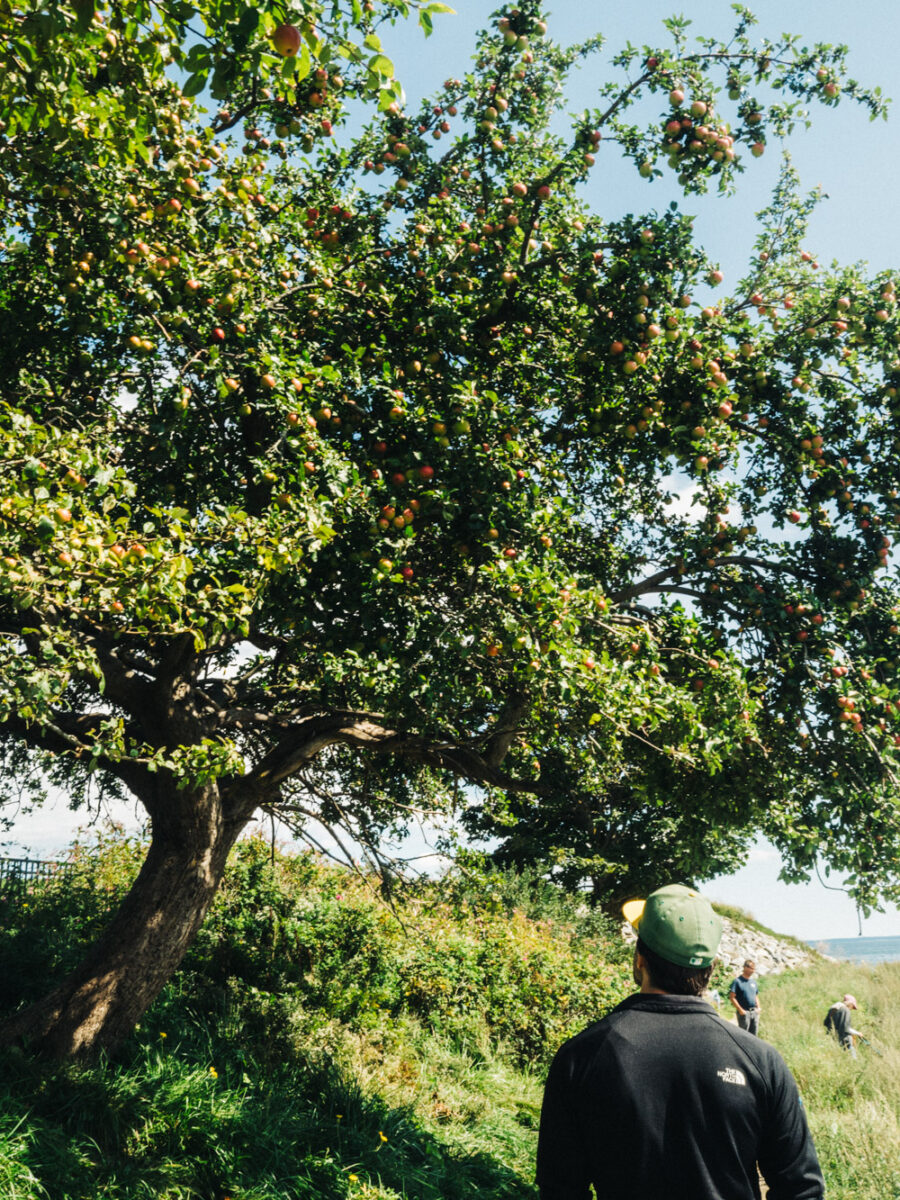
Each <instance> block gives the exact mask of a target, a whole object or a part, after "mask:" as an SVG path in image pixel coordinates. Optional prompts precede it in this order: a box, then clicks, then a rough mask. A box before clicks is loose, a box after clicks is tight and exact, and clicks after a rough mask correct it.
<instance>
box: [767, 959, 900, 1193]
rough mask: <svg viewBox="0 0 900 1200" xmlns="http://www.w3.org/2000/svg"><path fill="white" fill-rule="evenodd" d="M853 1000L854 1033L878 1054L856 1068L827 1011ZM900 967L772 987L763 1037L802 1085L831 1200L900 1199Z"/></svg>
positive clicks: (810, 973) (822, 975) (811, 973)
mask: <svg viewBox="0 0 900 1200" xmlns="http://www.w3.org/2000/svg"><path fill="white" fill-rule="evenodd" d="M845 992H851V993H852V994H853V995H854V996H855V997H856V999H857V1001H858V1002H859V1006H860V1007H859V1012H858V1013H855V1014H854V1021H853V1024H854V1028H857V1029H859V1030H860V1031H861V1032H862V1033H864V1034H865V1036H866V1038H867V1039H868V1040H869V1041H870V1042H871V1046H870V1047H869V1046H865V1045H861V1046H859V1047H858V1057H857V1058H856V1059H855V1060H854V1059H853V1058H851V1056H850V1055H849V1054H848V1053H847V1052H845V1051H843V1050H841V1049H840V1047H839V1046H838V1044H837V1042H836V1041H835V1040H834V1038H833V1037H832V1036H830V1035H828V1034H827V1033H826V1032H825V1029H824V1027H823V1024H822V1022H823V1020H824V1018H825V1014H826V1012H827V1011H828V1008H829V1006H830V1005H831V1004H833V1003H834V1002H835V1001H836V1000H840V998H841V996H842V995H843V993H845ZM898 993H900V963H890V964H885V965H883V966H878V967H862V966H852V965H849V964H839V965H836V964H833V963H821V964H819V965H817V966H815V967H811V968H810V969H808V970H806V971H802V972H797V973H795V974H792V975H791V976H789V977H782V978H780V979H778V980H777V981H772V982H770V983H768V984H765V985H764V987H763V991H762V993H761V998H762V1002H763V1003H764V1005H765V1008H764V1015H763V1032H764V1034H765V1036H766V1037H767V1038H768V1039H769V1040H770V1041H772V1042H774V1043H775V1045H776V1046H777V1047H778V1049H779V1050H780V1051H781V1052H782V1054H783V1055H784V1056H785V1058H786V1059H787V1060H788V1062H789V1064H790V1066H791V1069H792V1070H793V1072H794V1075H795V1077H796V1079H797V1082H798V1084H799V1086H800V1090H801V1093H802V1095H803V1099H804V1103H805V1105H806V1109H807V1114H808V1117H809V1124H810V1128H811V1130H812V1133H813V1138H814V1140H815V1143H816V1149H817V1151H818V1153H819V1158H820V1160H821V1162H822V1166H823V1169H824V1171H825V1177H826V1180H827V1182H828V1187H829V1191H828V1195H829V1198H830V1200H834V1198H835V1197H837V1198H839V1200H898V1198H900V1016H898V1012H897V996H898Z"/></svg>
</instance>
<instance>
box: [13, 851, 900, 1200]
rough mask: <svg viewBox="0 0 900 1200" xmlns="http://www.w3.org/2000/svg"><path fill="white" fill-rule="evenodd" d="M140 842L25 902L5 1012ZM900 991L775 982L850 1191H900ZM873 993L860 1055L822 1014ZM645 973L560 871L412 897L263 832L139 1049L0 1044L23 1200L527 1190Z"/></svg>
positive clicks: (55, 963)
mask: <svg viewBox="0 0 900 1200" xmlns="http://www.w3.org/2000/svg"><path fill="white" fill-rule="evenodd" d="M139 857H140V848H139V847H137V846H135V845H133V844H132V843H129V842H122V841H117V840H114V841H111V842H109V843H107V844H103V845H100V846H97V847H93V848H92V849H91V850H90V851H89V852H84V853H82V854H81V855H80V857H79V859H78V866H77V870H76V872H75V874H74V875H73V876H72V877H70V878H69V879H68V880H66V881H64V882H59V883H54V884H50V885H48V886H46V887H45V888H43V889H40V890H38V891H35V892H33V893H32V894H30V895H27V896H25V897H20V898H18V899H12V900H7V901H5V902H3V901H0V922H2V927H3V939H2V943H0V1011H9V1010H10V1009H12V1008H14V1007H16V1006H17V1005H18V1004H19V1003H21V1002H22V1001H23V1000H24V999H27V998H29V997H30V996H32V995H35V994H37V993H38V992H39V991H40V990H41V989H42V988H44V987H45V986H46V983H47V981H48V980H49V979H51V978H52V977H54V976H55V975H56V974H58V973H60V972H62V971H63V970H65V968H66V966H67V964H68V963H69V962H71V961H72V959H73V958H74V957H75V955H76V954H77V953H78V951H79V949H80V947H81V945H83V944H84V942H85V941H86V940H87V939H89V938H90V937H91V936H92V935H93V934H94V933H95V931H96V930H97V928H98V927H99V926H100V925H101V924H102V922H103V920H104V917H105V914H106V913H108V911H109V909H110V907H111V906H112V905H113V904H114V903H115V900H116V897H117V896H118V894H119V893H120V892H121V890H122V889H123V888H124V887H125V886H126V885H127V881H128V879H129V878H130V877H131V874H132V873H133V871H134V870H135V869H136V865H137V863H138V861H139ZM898 986H900V967H892V968H890V969H888V968H884V969H882V970H880V971H873V972H866V971H861V970H859V969H857V968H848V969H846V970H844V969H842V968H835V967H834V966H828V965H823V966H822V967H820V968H816V969H815V970H813V971H809V972H806V973H804V974H803V975H802V976H800V977H798V978H794V979H782V980H779V981H777V982H771V981H769V982H767V984H766V989H765V1004H766V1010H765V1023H766V1024H765V1032H766V1036H768V1037H769V1038H771V1040H773V1041H775V1042H776V1044H778V1045H779V1046H780V1048H781V1049H782V1050H783V1051H784V1052H785V1054H786V1056H787V1057H788V1060H789V1062H790V1063H791V1065H792V1067H793V1068H794V1070H795V1072H796V1073H797V1076H798V1079H799V1080H800V1083H801V1087H802V1089H803V1091H804V1094H805V1097H806V1102H807V1106H808V1108H809V1111H810V1116H811V1121H812V1124H813V1127H814V1130H815V1132H816V1137H817V1143H818V1145H819V1148H820V1151H821V1152H822V1157H823V1160H824V1162H825V1164H826V1169H827V1171H828V1174H829V1180H830V1185H831V1188H830V1191H829V1197H830V1198H831V1200H834V1197H838V1198H841V1197H844V1198H846V1200H851V1197H852V1200H886V1198H887V1197H900V1130H898V1114H900V1097H898V1091H900V1083H898V1082H897V1080H898V1075H900V1072H898V1066H900V1063H898V1059H897V1052H896V1051H895V1050H893V1049H891V1047H893V1046H897V1045H898V1044H900V1041H898V1036H897V1035H898V1029H897V1026H896V1018H895V1017H894V1016H893V1011H892V1007H891V1002H892V1000H893V997H894V996H895V994H896V992H897V988H898ZM848 988H849V989H850V990H853V991H854V992H855V993H856V994H857V996H858V997H859V999H860V1000H861V1002H862V1005H863V1007H862V1011H861V1013H860V1023H861V1025H862V1026H863V1027H864V1028H866V1029H868V1030H871V1033H872V1040H873V1042H875V1041H876V1038H877V1043H878V1045H879V1046H881V1047H883V1048H884V1049H885V1056H884V1057H883V1058H877V1057H875V1056H874V1055H868V1056H861V1057H860V1059H859V1060H858V1061H857V1062H855V1063H854V1062H852V1061H851V1060H850V1059H849V1056H847V1055H845V1054H841V1053H840V1052H839V1051H838V1050H837V1048H836V1047H835V1046H834V1044H833V1043H831V1042H829V1041H828V1039H826V1037H825V1036H824V1033H823V1032H822V1031H821V1021H822V1017H823V1016H824V1012H825V1009H826V1008H827V1006H828V1003H830V1002H831V1001H832V1000H833V999H834V998H835V997H836V996H837V995H839V994H840V993H841V992H843V991H845V990H847V989H848ZM630 990H632V985H631V981H630V960H629V956H628V953H627V951H626V949H625V948H624V946H623V945H622V943H621V940H620V938H619V935H618V930H617V929H616V928H615V927H610V926H608V925H607V923H606V922H605V921H604V920H603V919H602V918H598V917H597V916H595V915H593V914H590V913H587V912H585V911H584V910H583V909H582V908H580V907H579V906H578V905H576V904H575V903H573V902H572V901H571V900H568V899H566V898H565V897H562V896H560V895H559V894H558V893H557V892H555V891H554V890H553V889H549V888H547V887H546V886H544V885H542V884H541V883H539V882H536V881H529V880H527V879H526V880H521V879H519V880H515V879H510V878H508V877H505V876H501V875H495V876H488V877H481V878H476V879H472V878H468V879H467V878H463V877H461V876H459V877H452V878H449V879H447V880H444V881H442V883H441V885H440V886H437V885H434V884H431V885H423V886H421V887H420V888H418V889H416V890H413V891H411V892H410V893H409V894H404V895H403V896H402V897H401V898H397V899H395V901H394V902H393V904H388V903H387V902H386V901H385V900H384V898H383V897H381V896H380V895H379V894H378V892H377V891H376V890H375V888H374V887H373V883H372V881H366V880H361V879H357V878H355V877H353V876H349V875H348V874H346V873H345V872H341V871H338V870H337V869H335V868H331V867H327V866H325V865H323V864H322V863H321V862H319V861H318V860H316V859H315V858H313V857H312V856H299V857H282V856H280V855H278V856H276V857H275V860H274V862H272V861H271V859H270V851H269V847H268V846H266V845H265V844H263V843H259V842H250V843H245V844H242V845H241V847H240V848H239V850H238V852H237V853H236V854H235V856H234V859H233V862H232V864H231V868H230V871H229V876H228V880H227V882H226V885H225V887H224V888H223V890H222V894H221V895H220V897H219V899H218V901H217V904H216V907H215V910H214V912H213V913H212V914H211V916H210V918H209V920H208V921H207V923H206V926H205V927H204V929H203V931H202V934H201V936H200V938H199V939H198V942H197V945H196V947H195V948H194V950H193V951H192V953H191V955H190V958H189V960H188V962H187V963H186V964H185V967H184V969H183V970H182V971H181V972H180V973H179V975H178V977H177V978H176V979H175V980H174V981H173V982H172V983H171V984H170V986H169V987H168V988H167V989H166V991H165V993H164V994H163V995H162V996H161V997H160V999H159V1001H158V1002H157V1003H156V1004H155V1005H154V1007H153V1008H152V1010H151V1011H150V1012H149V1013H148V1014H147V1016H146V1018H145V1020H144V1021H143V1023H142V1025H141V1027H140V1028H139V1029H138V1030H136V1031H135V1034H134V1036H133V1037H132V1038H131V1039H130V1041H129V1043H128V1045H127V1046H125V1047H124V1048H123V1051H122V1053H121V1055H120V1056H119V1057H118V1059H117V1060H116V1061H115V1062H111V1063H104V1064H102V1065H100V1066H97V1067H94V1068H91V1069H87V1070H85V1069H74V1068H66V1069H58V1068H57V1069H48V1068H46V1067H40V1066H37V1065H35V1064H34V1063H32V1062H31V1061H30V1060H29V1059H28V1058H27V1057H25V1056H23V1055H19V1054H7V1055H5V1056H4V1057H3V1059H2V1061H0V1067H2V1076H0V1196H2V1197H3V1198H4V1200H7V1198H8V1200H17V1198H20V1197H21V1198H24V1197H28V1198H29V1200H45V1198H49V1200H70V1198H71V1200H75V1198H76V1197H90V1198H91V1200H93V1198H95V1197H99V1196H102V1197H104V1198H105V1200H107V1198H108V1200H138V1198H141V1200H144V1198H146V1200H150V1198H153V1200H159V1198H165V1200H176V1198H177V1200H187V1198H188V1197H191V1198H197V1200H225V1198H226V1197H230V1198H231V1200H294V1198H297V1200H299V1198H304V1200H305V1198H307V1197H309V1198H312V1197H314V1196H315V1197H317V1198H319V1200H338V1198H343V1197H354V1198H356V1197H359V1198H368V1200H397V1198H398V1197H402V1198H404V1200H432V1198H433V1200H438V1197H440V1198H441V1200H463V1197H466V1198H470V1197H472V1196H478V1197H486V1198H490V1200H507V1198H509V1200H514V1198H515V1200H528V1198H532V1197H534V1195H535V1192H534V1189H533V1186H532V1182H531V1180H532V1175H533V1160H534V1149H535V1141H536V1131H537V1121H538V1114H539V1107H540V1096H541V1083H542V1077H543V1072H544V1071H545V1069H546V1065H547V1062H548V1060H549V1057H550V1055H551V1054H552V1052H553V1051H554V1049H555V1048H556V1046H557V1045H558V1044H559V1043H560V1042H561V1041H562V1040H563V1039H564V1038H565V1037H566V1036H568V1035H569V1034H570V1033H572V1032H575V1031H576V1030H578V1029H580V1028H581V1027H583V1026H584V1025H585V1024H586V1023H587V1022H588V1021H589V1020H591V1019H594V1018H595V1017H596V1016H598V1015H601V1014H602V1013H603V1012H604V1011H606V1010H607V1009H609V1008H610V1007H612V1006H613V1005H614V1004H616V1003H617V1002H618V1001H619V999H621V998H622V996H624V995H626V994H628V992H629V991H630ZM892 1189H893V1190H892Z"/></svg>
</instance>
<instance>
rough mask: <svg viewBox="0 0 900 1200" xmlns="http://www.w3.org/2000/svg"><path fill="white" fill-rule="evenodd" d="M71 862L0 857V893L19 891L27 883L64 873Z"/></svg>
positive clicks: (25, 886) (24, 887)
mask: <svg viewBox="0 0 900 1200" xmlns="http://www.w3.org/2000/svg"><path fill="white" fill-rule="evenodd" d="M71 869H72V864H71V863H67V862H55V861H53V860H50V859H39V858H0V895H8V894H9V893H10V892H21V891H26V890H27V889H28V886H29V884H32V883H36V882H37V881H38V880H39V879H48V878H50V877H52V876H54V875H66V874H68V872H69V871H70V870H71Z"/></svg>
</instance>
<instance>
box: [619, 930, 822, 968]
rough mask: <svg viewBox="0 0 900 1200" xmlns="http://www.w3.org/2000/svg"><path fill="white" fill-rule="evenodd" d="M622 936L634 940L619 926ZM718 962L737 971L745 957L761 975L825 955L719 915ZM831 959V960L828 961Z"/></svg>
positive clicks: (806, 964)
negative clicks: (719, 939)
mask: <svg viewBox="0 0 900 1200" xmlns="http://www.w3.org/2000/svg"><path fill="white" fill-rule="evenodd" d="M622 936H623V937H624V939H625V941H626V942H634V941H636V935H635V932H634V930H633V929H632V928H631V926H630V925H628V924H623V925H622ZM718 957H719V961H720V962H721V963H722V965H723V966H726V967H729V968H732V969H734V970H736V971H739V970H740V968H741V967H742V966H743V964H744V960H745V959H748V958H752V959H753V961H754V962H755V963H756V970H757V973H758V974H760V975H780V974H781V972H782V971H792V970H796V969H798V968H801V967H811V966H813V965H814V964H815V963H817V962H821V961H822V959H826V960H827V959H828V955H825V954H819V953H818V951H816V950H813V949H812V947H810V948H809V949H808V950H804V949H803V947H802V946H799V945H798V944H797V943H796V942H791V941H785V940H783V939H781V938H778V937H776V936H775V935H774V934H771V933H763V932H762V931H761V930H759V929H753V928H750V927H748V926H743V925H735V924H734V922H733V921H731V920H730V919H729V918H728V917H723V918H722V941H721V942H720V943H719V955H718ZM829 961H830V960H829Z"/></svg>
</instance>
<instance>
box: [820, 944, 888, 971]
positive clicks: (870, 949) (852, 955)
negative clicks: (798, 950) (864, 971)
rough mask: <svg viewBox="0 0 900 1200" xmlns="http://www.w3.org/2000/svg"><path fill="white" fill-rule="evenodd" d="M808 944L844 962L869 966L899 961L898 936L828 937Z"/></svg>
mask: <svg viewBox="0 0 900 1200" xmlns="http://www.w3.org/2000/svg"><path fill="white" fill-rule="evenodd" d="M809 944H810V945H811V946H812V947H813V949H815V950H818V951H819V952H820V953H822V954H829V955H830V956H831V957H832V958H840V959H844V961H846V962H854V963H867V964H869V965H870V966H874V965H875V963H888V962H900V937H849V938H829V939H827V940H823V941H818V942H810V943H809Z"/></svg>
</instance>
